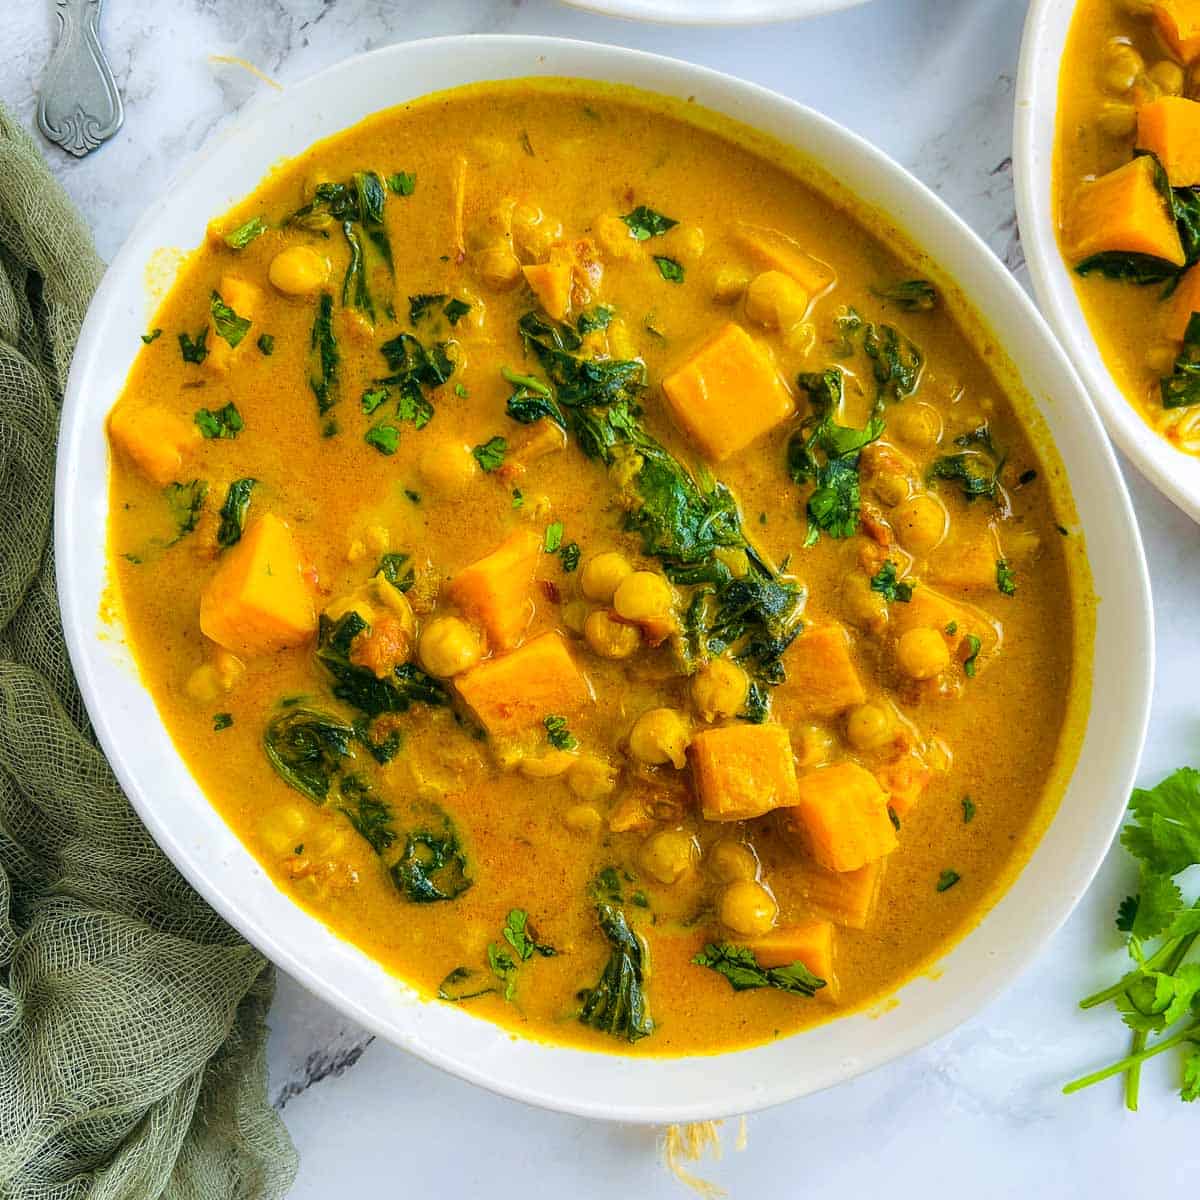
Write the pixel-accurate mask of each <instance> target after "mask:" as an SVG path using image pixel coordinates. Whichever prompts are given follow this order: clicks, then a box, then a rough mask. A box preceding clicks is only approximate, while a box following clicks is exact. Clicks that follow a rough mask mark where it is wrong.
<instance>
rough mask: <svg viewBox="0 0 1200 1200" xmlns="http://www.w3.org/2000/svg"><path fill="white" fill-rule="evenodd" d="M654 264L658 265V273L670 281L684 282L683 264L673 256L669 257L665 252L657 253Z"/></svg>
mask: <svg viewBox="0 0 1200 1200" xmlns="http://www.w3.org/2000/svg"><path fill="white" fill-rule="evenodd" d="M654 265H655V266H656V267H658V273H659V274H660V275H661V276H662V277H663V278H664V279H665V280H666V281H667V282H668V283H682V282H683V264H682V263H680V262H677V261H676V260H675V259H673V258H668V257H667V256H666V255H665V254H656V255H655V256H654Z"/></svg>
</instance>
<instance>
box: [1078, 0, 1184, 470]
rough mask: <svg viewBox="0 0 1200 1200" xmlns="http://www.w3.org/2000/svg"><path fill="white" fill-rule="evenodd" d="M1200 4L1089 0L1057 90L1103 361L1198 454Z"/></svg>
mask: <svg viewBox="0 0 1200 1200" xmlns="http://www.w3.org/2000/svg"><path fill="white" fill-rule="evenodd" d="M1198 57H1200V0H1081V2H1080V3H1079V4H1078V6H1077V7H1076V10H1075V15H1074V18H1073V20H1072V23H1071V31H1070V34H1069V36H1068V39H1067V45H1066V50H1065V53H1064V56H1063V65H1062V75H1061V79H1060V83H1059V100H1058V111H1059V116H1058V132H1057V142H1056V153H1055V164H1054V188H1055V201H1054V202H1055V210H1056V220H1057V222H1058V227H1059V235H1060V245H1061V249H1062V253H1063V256H1064V258H1065V260H1066V261H1067V263H1068V264H1069V265H1070V266H1071V267H1072V268H1074V271H1075V275H1076V292H1077V294H1078V296H1079V301H1080V304H1081V306H1082V308H1083V311H1084V315H1085V316H1086V318H1087V320H1088V323H1089V325H1090V326H1091V329H1092V333H1093V335H1094V336H1095V338H1096V342H1097V344H1098V346H1099V348H1100V351H1101V354H1102V355H1103V357H1104V361H1105V364H1106V365H1107V366H1108V369H1109V371H1110V372H1111V373H1112V376H1113V379H1114V380H1115V381H1116V383H1117V385H1118V386H1119V387H1120V388H1121V390H1122V391H1123V392H1124V393H1125V394H1126V396H1127V397H1128V398H1129V400H1130V402H1131V403H1132V404H1133V405H1134V406H1135V408H1136V409H1137V410H1138V412H1139V413H1141V415H1142V416H1143V417H1144V418H1145V419H1146V421H1147V422H1148V423H1149V424H1150V425H1151V426H1152V427H1153V428H1154V429H1156V430H1158V431H1159V432H1160V433H1161V434H1162V435H1163V436H1164V437H1165V438H1167V439H1168V440H1169V441H1170V442H1171V443H1172V444H1173V445H1174V446H1176V447H1177V448H1178V449H1180V450H1182V451H1184V452H1185V453H1188V454H1197V453H1200V374H1198V372H1197V364H1200V320H1198V321H1197V322H1196V323H1195V324H1194V325H1193V324H1192V318H1193V317H1194V316H1195V315H1196V313H1197V312H1198V311H1200V271H1198V270H1195V269H1193V268H1194V267H1195V264H1196V263H1197V262H1198V261H1200V149H1198V147H1200V74H1197V68H1196V66H1195V64H1196V60H1197V58H1198Z"/></svg>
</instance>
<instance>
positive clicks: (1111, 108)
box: [1096, 100, 1137, 138]
mask: <svg viewBox="0 0 1200 1200" xmlns="http://www.w3.org/2000/svg"><path fill="white" fill-rule="evenodd" d="M1096 124H1097V125H1099V126H1100V128H1101V129H1102V130H1104V132H1105V133H1107V134H1108V135H1109V136H1110V137H1115V138H1120V137H1128V136H1129V135H1130V134H1131V133H1132V132H1133V131H1134V129H1135V128H1136V127H1137V109H1136V108H1134V106H1133V105H1132V104H1127V103H1125V102H1124V101H1123V100H1105V101H1104V103H1103V104H1101V105H1100V115H1099V116H1098V117H1097V118H1096Z"/></svg>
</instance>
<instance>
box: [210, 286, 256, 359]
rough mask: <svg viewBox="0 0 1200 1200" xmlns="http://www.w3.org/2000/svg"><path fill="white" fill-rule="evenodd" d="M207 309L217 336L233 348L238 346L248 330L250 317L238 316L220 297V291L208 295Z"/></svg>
mask: <svg viewBox="0 0 1200 1200" xmlns="http://www.w3.org/2000/svg"><path fill="white" fill-rule="evenodd" d="M209 311H210V312H211V313H212V323H213V328H214V329H215V330H216V331H217V336H218V337H220V338H224V339H225V341H227V342H228V343H229V345H230V346H231V347H232V348H234V349H236V348H237V347H238V346H240V345H241V344H242V339H243V338H244V337H245V336H246V334H247V333H248V332H249V330H250V319H249V318H248V317H240V316H238V314H237V313H235V312H234V311H233V309H232V308H230V307H229V305H228V304H226V303H225V301H224V300H222V299H221V293H220V292H217V291H214V292H213V293H212V295H211V296H210V297H209Z"/></svg>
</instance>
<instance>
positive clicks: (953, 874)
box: [937, 870, 962, 892]
mask: <svg viewBox="0 0 1200 1200" xmlns="http://www.w3.org/2000/svg"><path fill="white" fill-rule="evenodd" d="M961 878H962V876H961V875H960V874H959V873H958V872H957V871H951V870H946V871H943V872H942V873H941V874H940V875H939V876H938V881H937V890H938V891H939V892H948V891H949V890H950V889H951V888H952V887H953V886H954V885H955V884H956V883H957V882H958V881H959V880H960V879H961Z"/></svg>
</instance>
